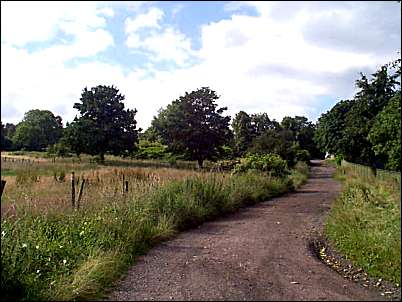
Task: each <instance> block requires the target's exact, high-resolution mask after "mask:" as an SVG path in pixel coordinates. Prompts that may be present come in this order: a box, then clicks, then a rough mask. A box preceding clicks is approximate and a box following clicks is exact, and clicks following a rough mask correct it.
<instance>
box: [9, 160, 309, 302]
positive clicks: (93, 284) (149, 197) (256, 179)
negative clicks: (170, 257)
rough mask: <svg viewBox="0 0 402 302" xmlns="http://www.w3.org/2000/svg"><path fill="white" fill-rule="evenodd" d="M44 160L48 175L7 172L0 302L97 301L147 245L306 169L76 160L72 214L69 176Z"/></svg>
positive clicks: (260, 196)
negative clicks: (76, 198) (79, 197)
mask: <svg viewBox="0 0 402 302" xmlns="http://www.w3.org/2000/svg"><path fill="white" fill-rule="evenodd" d="M14 164H15V163H14ZM45 164H46V165H48V166H47V167H48V168H47V169H48V170H46V169H45V168H43V172H40V171H39V170H38V169H36V170H35V169H32V170H30V169H25V170H24V167H25V166H24V167H21V166H19V167H18V166H15V167H13V168H14V171H16V176H8V178H7V180H8V181H7V185H6V189H5V191H4V193H3V197H2V219H1V231H2V235H1V239H2V240H1V290H2V296H1V299H2V300H4V301H6V300H90V299H100V298H102V294H103V293H104V290H105V288H107V287H108V286H110V284H111V283H112V281H114V280H115V279H116V278H118V277H119V276H120V275H121V274H122V273H124V272H125V271H126V269H127V268H128V266H129V265H131V264H132V263H133V262H134V261H135V259H136V257H137V256H138V255H142V254H144V253H146V251H147V250H148V249H149V248H150V247H152V246H154V245H155V244H156V243H158V242H160V241H162V240H166V239H168V238H171V237H172V236H173V235H174V234H176V233H177V232H179V231H181V230H184V229H187V228H190V227H194V226H197V225H199V224H201V223H203V222H204V221H207V220H211V219H214V218H215V217H218V216H221V215H223V214H225V213H229V212H233V211H235V210H237V209H238V208H240V207H243V206H246V205H249V204H254V203H257V202H260V201H263V200H266V199H268V198H270V197H273V196H277V195H280V194H282V193H284V192H287V191H289V190H293V189H295V188H296V187H297V186H299V185H300V184H301V183H303V182H304V181H305V180H306V176H305V173H306V172H307V171H308V170H306V166H305V165H302V164H300V165H298V166H297V170H293V171H292V174H291V175H290V176H289V177H286V178H275V177H271V176H267V175H266V174H259V173H255V172H254V173H243V174H239V175H231V174H229V173H208V172H199V171H193V170H183V169H173V168H158V169H157V168H138V167H136V168H133V167H128V168H121V167H111V166H98V165H96V166H94V169H91V165H90V164H89V163H86V162H82V163H81V164H80V165H81V166H79V164H76V165H77V170H76V171H80V173H77V176H80V177H81V179H82V177H83V176H85V177H86V178H88V179H89V184H88V186H87V187H86V188H85V191H84V195H83V196H84V198H83V201H82V204H81V207H80V209H79V210H75V209H72V208H71V205H70V201H69V198H70V189H71V183H70V182H69V181H68V178H69V177H68V176H67V177H66V178H67V180H66V181H65V182H63V181H56V180H55V179H54V177H53V176H52V173H53V172H52V171H53V170H51V169H54V168H55V167H57V168H58V169H60V170H63V169H65V170H66V171H68V168H71V167H70V166H68V165H70V163H52V164H51V163H48V162H47V163H44V165H45ZM15 165H16V164H15ZM20 165H22V163H20ZM65 165H67V167H68V168H66V166H65ZM19 169H20V170H19ZM49 170H50V171H49ZM23 171H25V174H24V173H23ZM63 171H64V170H63ZM20 172H21V176H20V178H21V180H20V183H17V181H16V179H17V177H18V173H20ZM123 174H124V177H125V180H128V181H129V183H130V189H129V192H127V193H123V192H122V175H123ZM67 175H68V174H67ZM37 176H40V177H39V179H38V178H37ZM35 177H36V178H35ZM34 178H35V179H34Z"/></svg>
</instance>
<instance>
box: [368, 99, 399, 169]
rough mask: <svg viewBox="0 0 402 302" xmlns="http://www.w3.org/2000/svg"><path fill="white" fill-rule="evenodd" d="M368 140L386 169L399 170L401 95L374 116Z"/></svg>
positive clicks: (391, 100)
mask: <svg viewBox="0 0 402 302" xmlns="http://www.w3.org/2000/svg"><path fill="white" fill-rule="evenodd" d="M368 140H369V141H370V143H371V144H372V145H373V150H374V152H375V154H376V155H377V156H379V157H380V158H382V159H383V163H385V168H386V169H391V170H398V171H400V170H401V93H400V92H399V93H397V94H396V95H395V96H394V97H393V98H391V99H390V101H389V103H388V104H387V106H385V107H384V109H383V110H382V111H381V112H380V113H379V114H378V115H377V116H376V118H375V120H374V122H373V126H372V127H371V129H370V132H369V135H368Z"/></svg>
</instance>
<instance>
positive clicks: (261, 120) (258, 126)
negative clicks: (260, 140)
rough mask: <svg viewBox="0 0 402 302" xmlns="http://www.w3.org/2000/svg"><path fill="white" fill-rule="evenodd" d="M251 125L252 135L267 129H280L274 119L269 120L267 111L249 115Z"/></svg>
mask: <svg viewBox="0 0 402 302" xmlns="http://www.w3.org/2000/svg"><path fill="white" fill-rule="evenodd" d="M251 126H252V128H253V136H254V137H257V136H259V135H261V134H263V133H264V132H265V131H267V130H268V129H276V130H279V129H280V125H279V123H278V122H276V121H275V120H273V121H271V120H270V119H269V117H268V114H267V113H265V112H264V113H255V114H252V115H251Z"/></svg>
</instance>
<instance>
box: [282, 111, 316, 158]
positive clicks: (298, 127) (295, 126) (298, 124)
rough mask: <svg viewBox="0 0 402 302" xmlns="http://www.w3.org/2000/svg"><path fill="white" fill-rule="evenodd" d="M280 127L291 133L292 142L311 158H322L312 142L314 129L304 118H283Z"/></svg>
mask: <svg viewBox="0 0 402 302" xmlns="http://www.w3.org/2000/svg"><path fill="white" fill-rule="evenodd" d="M281 125H282V127H283V128H284V129H288V130H290V131H291V132H292V134H293V139H294V141H295V142H297V143H298V144H299V146H300V148H301V149H303V150H307V151H308V152H309V153H310V154H311V155H312V156H313V157H317V158H320V157H322V156H323V154H321V152H320V151H319V149H318V147H317V145H316V143H315V141H314V133H315V129H316V127H315V125H314V124H313V123H312V122H310V121H309V120H308V119H307V118H306V117H304V116H295V117H289V116H285V117H284V118H283V119H282V122H281Z"/></svg>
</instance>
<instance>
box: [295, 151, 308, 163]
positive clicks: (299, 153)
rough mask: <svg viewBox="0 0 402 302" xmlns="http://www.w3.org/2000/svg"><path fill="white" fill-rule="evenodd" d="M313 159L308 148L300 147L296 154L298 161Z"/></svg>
mask: <svg viewBox="0 0 402 302" xmlns="http://www.w3.org/2000/svg"><path fill="white" fill-rule="evenodd" d="M310 159H311V155H310V152H308V150H305V149H300V150H297V151H296V155H295V160H296V161H302V162H306V163H308V162H310Z"/></svg>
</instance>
